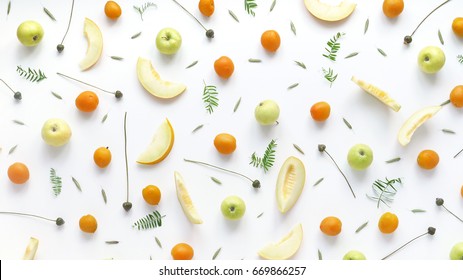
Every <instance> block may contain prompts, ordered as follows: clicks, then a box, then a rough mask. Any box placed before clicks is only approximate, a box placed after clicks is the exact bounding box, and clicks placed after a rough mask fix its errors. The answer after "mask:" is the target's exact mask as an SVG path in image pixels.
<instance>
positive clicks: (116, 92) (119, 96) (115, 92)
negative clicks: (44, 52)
mask: <svg viewBox="0 0 463 280" xmlns="http://www.w3.org/2000/svg"><path fill="white" fill-rule="evenodd" d="M56 74H58V75H59V76H62V77H65V78H68V79H71V80H73V81H76V82H79V83H82V84H84V85H87V86H91V87H93V88H96V89H99V90H101V91H104V92H106V93H109V94H114V96H115V97H116V98H117V99H120V98H122V96H123V94H122V92H121V91H120V90H116V91H109V90H105V89H102V88H99V87H97V86H94V85H91V84H89V83H86V82H83V81H81V80H78V79H75V78H73V77H70V76H68V75H64V74H62V73H59V72H56Z"/></svg>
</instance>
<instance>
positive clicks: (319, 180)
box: [313, 177, 325, 187]
mask: <svg viewBox="0 0 463 280" xmlns="http://www.w3.org/2000/svg"><path fill="white" fill-rule="evenodd" d="M324 179H325V178H323V177H321V178H320V179H318V180H317V181H316V182H315V183H314V184H313V187H316V186H318V184H320V183H321V182H323V180H324Z"/></svg>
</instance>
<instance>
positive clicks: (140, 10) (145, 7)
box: [133, 2, 157, 21]
mask: <svg viewBox="0 0 463 280" xmlns="http://www.w3.org/2000/svg"><path fill="white" fill-rule="evenodd" d="M151 7H156V8H157V5H156V4H154V3H152V2H146V3H145V4H143V5H141V6H139V7H138V6H135V5H134V6H133V8H134V9H135V11H137V12H138V13H139V14H140V18H141V20H142V21H143V14H144V13H145V12H146V10H148V9H149V8H151Z"/></svg>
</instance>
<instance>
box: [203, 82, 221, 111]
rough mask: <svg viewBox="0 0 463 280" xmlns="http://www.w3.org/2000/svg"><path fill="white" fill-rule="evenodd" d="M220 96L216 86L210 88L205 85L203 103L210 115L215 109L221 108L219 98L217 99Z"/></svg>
mask: <svg viewBox="0 0 463 280" xmlns="http://www.w3.org/2000/svg"><path fill="white" fill-rule="evenodd" d="M218 94H219V93H218V92H217V87H216V86H213V85H209V86H208V85H206V83H204V90H203V101H204V105H205V106H206V110H207V112H208V113H209V114H212V112H214V108H215V107H218V106H219V98H217V95H218Z"/></svg>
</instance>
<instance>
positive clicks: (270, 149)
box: [249, 139, 277, 172]
mask: <svg viewBox="0 0 463 280" xmlns="http://www.w3.org/2000/svg"><path fill="white" fill-rule="evenodd" d="M276 147H277V143H276V140H275V139H272V140H271V141H270V143H268V145H267V148H266V149H265V152H264V155H263V156H262V157H259V156H257V155H256V153H255V152H254V153H252V155H251V162H250V163H249V164H252V166H254V167H257V168H262V169H264V172H267V171H269V169H270V168H271V167H272V166H273V164H274V163H275V153H276V151H275V148H276Z"/></svg>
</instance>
